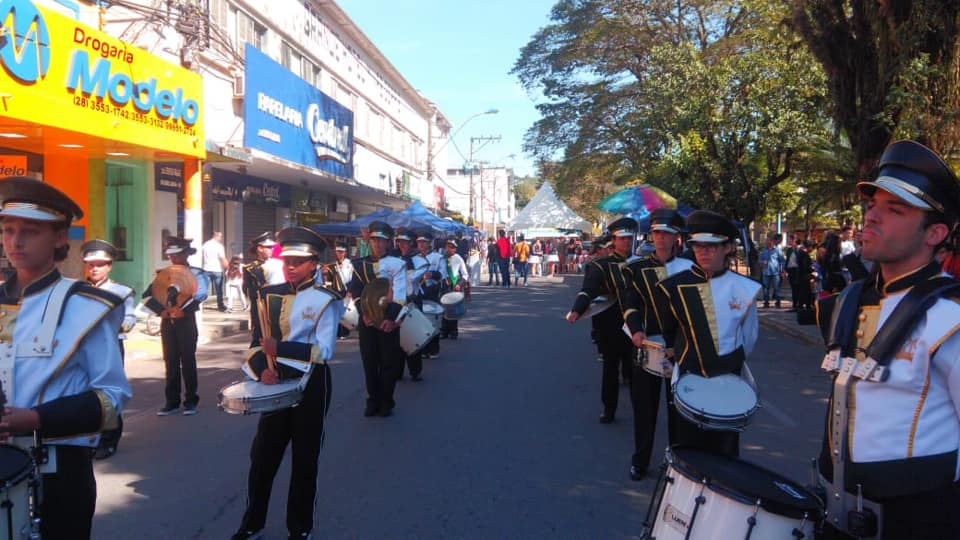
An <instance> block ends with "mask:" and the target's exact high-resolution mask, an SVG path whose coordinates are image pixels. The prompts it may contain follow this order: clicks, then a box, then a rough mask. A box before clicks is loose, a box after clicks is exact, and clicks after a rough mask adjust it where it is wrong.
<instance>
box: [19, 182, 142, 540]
mask: <svg viewBox="0 0 960 540" xmlns="http://www.w3.org/2000/svg"><path fill="white" fill-rule="evenodd" d="M82 216H83V212H82V211H81V210H80V207H79V206H77V204H76V203H74V202H73V201H72V200H70V198H68V197H67V196H66V195H64V194H63V193H62V192H60V191H59V190H57V189H56V188H54V187H52V186H50V185H49V184H45V183H43V182H40V181H37V180H33V179H31V178H26V177H13V178H7V179H3V180H0V228H2V232H3V235H2V236H3V249H4V253H5V254H6V256H7V259H8V260H9V261H10V264H11V265H12V266H13V271H12V272H11V273H9V274H7V275H5V276H4V281H3V282H2V283H0V381H2V386H3V390H4V392H5V394H6V398H7V406H6V407H4V408H3V414H2V418H0V443H2V444H14V445H16V446H19V447H21V448H23V449H25V450H33V453H34V459H37V460H38V462H39V463H38V465H39V467H40V472H41V473H42V486H41V488H42V499H41V500H40V508H39V510H40V513H41V515H42V522H41V523H40V530H39V531H38V532H39V533H40V534H41V535H42V537H43V538H50V539H60V538H71V539H72V538H79V539H84V538H90V528H91V522H92V520H93V513H94V507H95V506H96V499H97V486H96V480H95V478H94V473H93V463H92V461H91V456H92V454H93V451H92V449H93V448H94V447H95V446H96V444H97V437H96V434H97V433H98V432H101V431H104V430H108V429H113V428H115V427H116V425H117V417H118V416H119V414H120V412H121V411H122V409H123V405H124V404H125V403H126V402H127V400H129V399H130V397H131V392H130V385H129V384H128V383H127V377H126V375H125V374H124V372H123V363H122V361H121V359H120V347H119V346H118V341H117V334H118V333H119V331H120V326H121V324H122V322H123V316H124V310H123V301H122V300H121V299H120V298H118V297H117V296H116V295H114V294H113V293H110V292H108V291H106V290H104V289H97V288H95V287H93V286H91V285H90V284H89V283H86V282H84V281H79V282H78V281H75V280H71V279H66V278H64V277H62V276H61V275H60V272H59V271H58V270H57V263H58V262H60V261H63V260H64V259H66V257H67V252H68V251H69V249H70V247H69V245H68V244H67V231H68V230H69V228H70V223H71V222H72V221H74V220H76V219H79V218H81V217H82ZM34 435H36V437H34ZM35 441H39V442H40V443H41V445H42V451H41V448H35ZM34 532H37V531H34ZM15 534H18V533H15ZM18 537H19V536H18Z"/></svg>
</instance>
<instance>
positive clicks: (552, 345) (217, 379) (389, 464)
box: [94, 278, 828, 540]
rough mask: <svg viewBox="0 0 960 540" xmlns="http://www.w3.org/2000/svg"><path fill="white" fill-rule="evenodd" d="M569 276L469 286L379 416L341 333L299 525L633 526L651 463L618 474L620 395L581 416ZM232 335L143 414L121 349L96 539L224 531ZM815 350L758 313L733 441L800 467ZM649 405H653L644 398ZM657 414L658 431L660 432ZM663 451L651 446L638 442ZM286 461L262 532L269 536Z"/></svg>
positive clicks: (227, 522)
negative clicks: (605, 421) (602, 418)
mask: <svg viewBox="0 0 960 540" xmlns="http://www.w3.org/2000/svg"><path fill="white" fill-rule="evenodd" d="M578 286H579V279H578V278H569V279H568V282H567V283H566V284H564V283H558V282H551V281H547V280H539V281H531V286H530V287H527V288H519V289H509V290H508V289H499V288H486V287H478V288H475V291H476V292H475V294H474V298H473V301H472V302H471V303H470V305H469V309H468V315H467V317H466V319H465V320H463V321H461V323H460V328H461V333H460V339H459V340H457V341H454V342H451V341H443V342H441V343H442V344H441V356H440V358H439V359H435V360H427V361H426V367H425V369H424V380H423V381H422V382H418V383H413V382H411V381H410V380H409V378H407V379H405V380H404V381H402V382H401V383H399V385H398V388H397V396H396V397H397V409H396V411H395V414H394V416H392V417H390V418H363V417H362V412H363V405H364V399H365V391H364V387H363V379H362V369H361V367H360V359H359V353H358V351H357V343H356V340H355V339H348V340H344V341H340V342H339V343H338V346H337V352H336V355H335V360H334V361H333V362H332V368H333V379H334V398H333V406H332V409H331V411H330V413H329V415H328V417H327V429H326V433H325V447H324V449H323V451H322V453H321V456H320V475H319V482H318V485H319V492H318V500H317V511H316V520H315V529H314V531H315V533H318V534H317V535H316V536H317V537H323V538H548V537H552V538H633V537H636V536H638V534H639V533H640V529H641V523H642V522H643V519H644V516H645V514H646V511H647V505H648V503H649V494H650V492H651V490H652V488H653V484H654V481H655V479H653V478H648V479H646V480H644V481H642V482H633V481H631V480H630V479H629V477H628V475H627V469H628V466H629V461H630V454H631V452H632V418H631V413H630V404H629V395H628V392H627V391H626V388H625V387H621V396H620V408H619V410H618V415H617V421H616V422H615V423H614V424H611V425H601V424H599V423H598V422H597V416H598V414H599V413H600V410H601V405H600V391H599V386H600V364H599V363H598V362H597V360H596V358H597V354H596V351H595V349H594V347H593V345H591V343H590V341H589V324H588V323H586V322H580V323H577V324H575V325H570V324H569V323H567V322H566V321H565V320H563V316H564V314H565V313H566V312H567V310H568V308H569V305H570V304H571V303H572V300H573V297H574V295H575V294H576V291H577V289H578ZM247 342H248V338H247V337H246V336H235V337H231V338H224V339H221V340H218V341H216V342H215V343H212V344H209V345H205V346H203V347H201V351H200V354H199V364H200V378H201V404H200V409H201V413H200V414H199V415H197V416H194V417H182V416H172V417H165V418H159V417H157V416H156V415H155V412H156V409H157V408H158V407H159V406H160V405H161V403H162V381H163V371H162V362H161V360H160V359H159V357H158V356H156V355H154V356H152V357H150V358H147V359H141V360H136V361H132V362H129V363H128V373H129V374H130V377H131V380H132V382H133V385H134V391H135V397H134V399H133V401H132V402H131V404H130V405H129V406H128V411H127V413H126V415H125V419H126V422H125V433H124V438H123V440H122V442H121V446H120V450H119V452H118V454H117V455H115V456H114V457H113V458H111V459H109V460H107V461H102V462H97V465H96V470H97V480H98V491H99V498H98V503H97V516H96V518H95V520H94V537H95V538H98V539H127V538H129V539H132V540H150V539H164V540H168V539H194V538H198V539H207V538H223V539H226V538H229V536H230V534H232V532H233V531H234V530H235V529H236V528H237V525H238V523H239V519H240V515H241V513H242V511H243V505H244V498H245V483H246V473H247V467H248V451H249V445H250V441H251V440H252V437H253V434H254V432H255V429H256V418H255V417H239V416H231V415H227V414H225V413H222V412H220V411H218V410H217V409H216V400H217V397H216V396H217V390H218V389H219V388H221V387H222V386H224V385H226V384H228V383H229V382H231V381H234V380H238V379H240V378H241V376H240V372H239V370H238V366H239V365H240V362H241V359H242V356H243V354H244V352H245V348H246V345H247ZM819 362H820V358H819V353H818V352H817V351H816V350H814V349H813V348H810V347H808V346H806V345H803V344H800V343H799V342H796V341H793V340H791V339H789V338H785V337H782V336H777V335H774V334H772V333H770V332H767V331H764V330H762V331H761V334H760V341H759V344H758V347H757V349H756V351H755V353H754V356H753V358H752V359H751V366H752V368H753V372H754V374H755V376H756V378H757V381H758V383H759V385H760V390H761V396H762V398H763V401H764V407H763V408H762V409H761V410H760V412H759V413H758V414H757V415H756V417H755V419H754V421H753V424H752V425H751V426H750V427H749V428H748V430H747V431H746V432H745V433H744V434H743V436H742V438H741V447H742V457H743V458H744V459H747V460H750V461H753V462H755V463H757V464H760V465H761V466H764V467H767V468H770V469H773V470H776V471H778V472H779V473H781V474H784V475H786V476H787V477H789V478H792V479H794V480H796V481H798V482H800V483H806V482H807V481H808V478H809V474H810V473H809V460H810V458H811V457H812V456H814V455H815V454H816V451H817V449H818V447H819V440H820V430H821V424H822V418H823V414H824V407H825V400H826V395H827V391H828V384H827V381H826V379H825V377H824V376H823V375H821V374H820V372H819V369H818V366H819ZM661 413H662V414H661V418H665V415H664V414H663V411H661ZM663 424H664V422H661V425H660V426H659V433H658V443H657V444H658V446H659V445H661V443H662V445H663V446H666V430H665V427H664V426H663ZM654 459H655V460H660V459H662V451H661V452H658V453H657V454H656V455H655V458H654ZM287 461H288V460H285V462H284V466H283V467H282V468H281V470H280V473H279V474H278V475H277V479H276V481H275V484H274V497H273V503H272V505H271V509H270V515H269V518H268V525H267V528H266V533H267V538H285V537H286V527H285V521H284V513H285V505H286V491H287V484H288V477H289V469H288V468H287V465H288V464H287Z"/></svg>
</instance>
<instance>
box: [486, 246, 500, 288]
mask: <svg viewBox="0 0 960 540" xmlns="http://www.w3.org/2000/svg"><path fill="white" fill-rule="evenodd" d="M487 272H489V274H490V279H488V280H487V286H488V287H489V286H491V285H493V282H494V281H496V282H497V286H498V287H499V286H500V248H499V247H498V246H497V242H496V241H495V240H494V239H493V238H490V239H488V240H487Z"/></svg>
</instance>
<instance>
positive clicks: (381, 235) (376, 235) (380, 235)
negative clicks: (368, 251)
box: [370, 232, 390, 240]
mask: <svg viewBox="0 0 960 540" xmlns="http://www.w3.org/2000/svg"><path fill="white" fill-rule="evenodd" d="M370 238H383V239H384V240H389V239H390V237H389V236H387V235H386V234H384V233H382V232H372V233H370Z"/></svg>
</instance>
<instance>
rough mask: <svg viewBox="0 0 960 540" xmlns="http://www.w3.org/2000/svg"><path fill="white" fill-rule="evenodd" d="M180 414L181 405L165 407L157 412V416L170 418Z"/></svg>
mask: <svg viewBox="0 0 960 540" xmlns="http://www.w3.org/2000/svg"><path fill="white" fill-rule="evenodd" d="M178 412H180V406H179V405H164V407H163V408H162V409H160V410H159V411H157V416H170V415H171V414H177V413H178Z"/></svg>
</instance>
